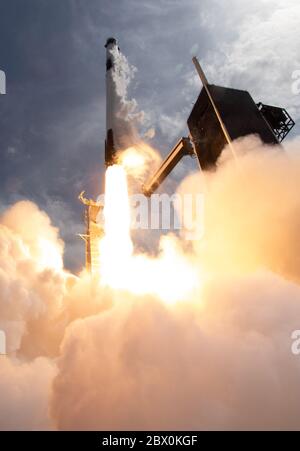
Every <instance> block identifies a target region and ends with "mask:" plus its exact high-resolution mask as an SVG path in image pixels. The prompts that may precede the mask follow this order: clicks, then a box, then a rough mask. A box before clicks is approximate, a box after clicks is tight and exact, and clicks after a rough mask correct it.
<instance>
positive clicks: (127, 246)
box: [100, 165, 199, 303]
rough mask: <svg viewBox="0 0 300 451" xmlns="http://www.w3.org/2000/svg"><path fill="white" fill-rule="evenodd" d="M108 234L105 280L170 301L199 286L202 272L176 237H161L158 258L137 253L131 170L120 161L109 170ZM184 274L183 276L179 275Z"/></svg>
mask: <svg viewBox="0 0 300 451" xmlns="http://www.w3.org/2000/svg"><path fill="white" fill-rule="evenodd" d="M105 190H106V192H105V207H104V221H105V227H104V229H105V236H104V238H103V239H102V240H101V242H100V276H101V283H102V284H104V285H107V286H110V287H111V288H113V289H116V290H125V291H128V292H130V293H133V294H136V295H146V294H153V295H156V296H158V297H159V298H160V299H161V300H163V301H164V302H166V303H174V302H178V301H183V300H185V299H186V298H187V297H188V296H189V295H191V293H192V292H193V291H194V290H196V289H197V288H198V280H199V278H198V274H197V271H196V269H195V268H194V267H193V265H192V264H191V261H189V260H188V259H187V258H186V256H184V254H183V252H182V251H181V250H180V246H179V245H178V243H177V241H176V238H175V237H173V236H165V237H164V238H163V239H162V240H161V253H160V255H159V257H158V258H154V257H153V258H151V257H149V256H147V255H144V254H139V255H136V254H134V251H133V243H132V240H131V236H130V223H131V221H130V203H129V199H128V186H127V174H126V171H125V169H124V167H122V166H120V165H115V166H111V167H109V168H108V169H107V172H106V183H105ZM176 274H180V277H175V275H176Z"/></svg>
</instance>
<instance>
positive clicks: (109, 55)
mask: <svg viewBox="0 0 300 451" xmlns="http://www.w3.org/2000/svg"><path fill="white" fill-rule="evenodd" d="M105 48H106V140H105V164H106V166H107V167H108V166H112V165H113V164H116V163H117V152H118V149H117V139H116V138H117V137H116V130H115V128H116V110H117V105H116V102H117V93H116V83H115V81H114V70H115V64H116V60H117V59H118V57H119V52H120V49H119V47H118V43H117V40H116V39H115V38H109V39H107V42H106V44H105Z"/></svg>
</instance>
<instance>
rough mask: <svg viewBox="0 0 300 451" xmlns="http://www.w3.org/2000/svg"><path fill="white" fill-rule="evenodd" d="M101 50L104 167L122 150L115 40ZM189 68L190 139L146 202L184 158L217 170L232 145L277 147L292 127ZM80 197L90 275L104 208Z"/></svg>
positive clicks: (282, 114)
mask: <svg viewBox="0 0 300 451" xmlns="http://www.w3.org/2000/svg"><path fill="white" fill-rule="evenodd" d="M105 48H106V140H105V165H106V167H109V166H111V165H114V164H118V155H119V152H121V151H122V148H121V146H120V143H119V139H118V138H119V136H118V133H117V128H118V127H117V124H118V121H119V116H118V114H117V108H116V104H115V102H116V92H115V91H116V86H115V81H114V70H115V67H116V64H117V61H118V57H119V52H120V49H119V46H118V43H117V40H116V39H115V38H109V39H108V40H107V42H106V45H105ZM193 63H194V65H195V68H196V70H197V72H198V75H199V77H200V80H201V82H202V85H203V88H202V90H201V92H200V94H199V96H198V99H197V101H196V103H195V105H194V107H193V109H192V111H191V114H190V116H189V117H188V119H187V125H188V128H189V136H188V137H183V138H181V139H179V141H178V142H177V144H176V145H175V146H174V147H173V149H172V150H171V152H170V153H169V155H168V156H167V158H166V159H165V160H164V161H163V163H162V164H161V166H160V167H159V168H158V169H157V171H156V172H155V173H154V174H153V176H152V177H151V178H150V180H148V181H147V183H145V184H144V185H143V187H142V192H143V194H144V195H145V196H147V197H150V196H151V195H152V194H153V193H154V192H155V191H156V190H157V189H158V188H159V186H160V185H161V184H162V183H163V181H164V180H165V179H166V177H167V176H168V175H169V174H170V173H171V171H172V170H173V169H174V168H175V167H176V165H177V164H178V163H179V162H180V161H181V159H182V158H183V157H184V156H187V155H188V156H191V157H194V158H197V160H198V163H199V167H200V168H201V170H203V171H206V170H211V169H216V167H217V162H218V159H219V157H220V155H221V154H222V152H223V151H224V149H225V148H226V147H228V148H229V149H230V150H231V153H232V154H233V156H234V158H235V159H236V160H237V157H236V152H235V146H234V140H236V139H238V138H241V137H245V136H249V135H255V136H258V137H259V138H260V139H261V141H262V142H263V143H265V144H268V145H273V146H278V147H280V145H281V142H282V141H283V139H284V138H285V137H286V136H287V135H288V133H289V132H290V131H291V129H292V128H293V127H294V125H295V122H294V121H293V119H292V118H291V117H290V115H289V114H288V112H287V111H286V110H285V109H283V108H280V107H275V106H271V105H264V104H263V103H258V104H257V103H255V101H254V100H253V98H252V97H251V95H250V93H249V92H248V91H243V90H239V89H233V88H226V87H222V86H216V85H213V84H210V83H209V82H208V80H207V78H206V75H205V73H204V71H203V69H202V67H201V65H200V63H199V61H198V59H197V58H196V57H194V58H193ZM83 194H84V192H82V193H81V194H80V196H79V199H80V201H81V202H82V203H83V204H84V205H85V207H86V209H85V224H86V233H85V234H84V235H80V236H81V238H83V240H84V241H85V243H86V269H87V270H88V271H89V272H91V273H93V272H96V271H97V270H98V268H99V242H100V240H101V238H102V236H103V234H104V232H103V228H102V227H101V226H100V225H99V223H98V222H97V217H98V215H99V212H100V211H101V209H103V205H101V204H99V203H97V202H95V201H93V200H91V199H85V198H84V197H83Z"/></svg>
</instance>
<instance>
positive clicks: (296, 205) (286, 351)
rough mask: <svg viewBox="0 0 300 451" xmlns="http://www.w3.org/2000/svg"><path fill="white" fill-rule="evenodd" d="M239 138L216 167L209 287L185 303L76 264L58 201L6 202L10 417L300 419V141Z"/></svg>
mask: <svg viewBox="0 0 300 451" xmlns="http://www.w3.org/2000/svg"><path fill="white" fill-rule="evenodd" d="M237 146H238V154H239V168H236V167H235V166H234V165H233V164H232V162H231V161H223V162H222V163H221V164H220V167H219V168H218V171H216V172H214V173H211V174H208V175H206V177H205V235H204V237H203V239H202V240H201V241H200V240H199V241H198V242H197V241H195V242H194V246H193V247H194V249H193V250H189V251H188V252H187V251H185V255H186V258H189V259H191V261H193V264H194V265H195V267H196V269H197V271H198V274H199V280H200V285H201V290H199V291H198V292H197V293H196V294H194V295H193V296H190V297H188V298H187V299H185V300H184V301H183V302H180V303H177V304H173V305H169V304H167V303H165V302H164V301H163V300H161V299H158V298H155V297H154V296H142V295H141V296H137V295H133V294H132V293H130V292H128V291H127V292H122V291H118V290H112V289H109V288H103V287H101V286H100V285H99V284H98V282H97V281H96V280H95V281H93V283H92V284H91V282H90V280H89V278H88V276H87V275H86V274H85V273H82V274H80V275H78V276H74V275H71V274H68V273H67V272H65V271H64V270H63V268H62V266H61V261H62V260H61V258H62V252H63V245H62V243H61V241H60V239H59V237H58V231H57V230H56V229H55V228H54V227H53V226H52V225H51V223H50V220H49V218H48V217H47V216H46V215H45V213H43V212H41V211H40V210H39V209H38V208H37V207H36V206H35V205H33V204H32V203H29V202H21V203H18V204H16V205H14V206H13V207H11V208H10V209H9V210H8V211H7V212H5V213H4V215H3V216H2V218H1V225H0V253H1V258H0V262H1V268H0V283H1V290H0V312H1V315H0V321H1V322H0V329H2V330H4V331H5V332H6V334H7V343H8V351H9V353H8V356H7V357H0V398H1V404H0V428H1V429H9V428H11V429H45V428H58V429H181V430H182V429H216V428H222V429H254V428H255V429H258V428H268V429H276V428H277V429H278V428H280V429H299V428H300V420H299V418H300V382H299V381H300V359H299V357H297V356H294V355H293V354H292V352H291V333H292V332H293V331H294V330H295V329H299V328H300V287H299V277H300V272H299V271H300V270H299V268H300V265H299V251H300V249H299V246H300V245H299V239H298V231H299V225H300V200H299V195H298V193H299V188H300V186H299V185H300V177H299V176H300V161H299V153H298V150H297V149H299V143H298V142H294V143H291V144H290V145H288V146H287V149H286V150H287V151H286V152H284V153H283V152H279V151H276V150H272V149H270V148H265V147H263V146H262V145H261V144H260V143H259V142H258V141H257V140H253V139H252V138H247V139H246V140H242V141H240V142H239V143H237ZM195 177H196V176H195ZM201 187H202V185H201ZM197 190H199V185H198V182H197V177H196V179H193V178H191V177H189V178H188V179H187V180H185V181H184V182H183V184H182V186H181V187H180V191H181V192H183V193H184V192H197ZM149 233H151V232H149ZM184 248H186V243H185V242H184V241H182V249H184ZM47 256H48V257H47ZM162 270H164V271H166V274H167V273H168V271H169V270H170V268H168V267H166V268H163V269H162ZM173 276H174V278H180V276H181V274H174V275H173ZM168 280H169V277H168ZM29 387H30V390H29ZM29 392H30V396H29Z"/></svg>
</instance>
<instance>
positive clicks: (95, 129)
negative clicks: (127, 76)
mask: <svg viewBox="0 0 300 451" xmlns="http://www.w3.org/2000/svg"><path fill="white" fill-rule="evenodd" d="M299 23H300V4H299V1H298V0H285V1H283V0H252V1H251V2H250V1H246V0H222V1H220V0H209V1H208V0H187V1H185V2H182V1H178V0H172V1H171V0H153V1H151V2H150V1H144V0H141V1H139V0H126V1H125V0H118V1H116V0H111V1H103V0H89V1H88V2H87V1H86V0H1V3H0V69H1V70H3V71H5V73H6V77H7V87H6V89H7V93H6V95H1V96H0V155H1V164H0V209H1V210H4V209H5V207H6V206H7V205H10V204H12V203H14V202H15V201H17V200H20V199H29V200H32V201H34V202H35V203H37V204H38V205H39V207H40V208H41V209H43V210H45V211H46V212H47V213H48V214H49V215H50V217H51V219H52V221H53V223H54V225H56V226H57V227H59V229H60V232H61V235H62V238H63V239H64V241H65V243H66V249H65V264H66V266H67V267H69V268H71V269H78V268H79V267H80V266H81V265H82V264H83V262H84V245H83V242H81V240H80V239H79V238H78V236H77V234H78V233H80V232H82V231H83V230H84V225H83V221H82V213H83V212H82V206H81V205H80V203H79V202H78V200H77V196H78V194H79V193H80V192H81V191H82V190H85V191H86V192H87V195H88V196H92V197H96V196H97V195H98V194H99V193H101V192H103V183H104V180H103V179H104V177H103V176H104V140H105V49H104V44H105V42H106V39H107V37H110V36H114V37H116V38H117V39H118V41H119V45H120V48H121V50H122V52H123V53H124V54H125V55H126V56H127V58H128V60H129V62H130V64H132V65H133V66H135V67H136V69H137V70H136V72H135V78H134V80H133V82H132V83H131V86H130V91H129V96H130V97H132V98H135V99H136V101H137V103H138V107H139V109H140V110H141V111H143V112H144V123H143V125H142V126H141V130H140V133H141V136H143V134H144V133H145V132H146V131H147V130H149V129H151V128H153V129H154V130H155V136H154V138H153V139H151V140H149V139H148V143H150V144H151V145H153V146H154V147H155V148H156V149H158V150H159V151H160V153H161V155H162V156H165V155H166V154H167V153H168V151H169V150H170V148H171V147H172V145H174V144H175V142H176V141H177V139H178V138H180V137H181V136H184V135H185V134H186V133H187V131H186V119H187V117H188V115H189V112H190V110H191V109H192V106H193V103H194V102H195V101H196V99H197V95H198V93H199V90H200V82H199V79H198V77H197V75H196V74H195V70H194V68H193V64H192V61H191V59H192V57H193V56H194V55H196V56H198V58H199V60H200V61H201V63H202V64H203V67H204V69H205V71H206V73H207V76H208V79H209V81H210V82H211V83H215V84H220V85H224V86H230V87H234V88H238V89H246V90H248V91H249V92H250V93H251V94H252V96H253V98H254V100H255V101H257V102H259V101H262V102H264V103H268V104H272V105H278V106H282V107H285V108H287V110H288V111H289V112H290V114H291V115H292V116H293V118H294V119H295V120H296V121H297V119H299V117H300V94H297V93H296V92H295V90H294V89H293V73H294V72H295V71H297V70H299V69H300V57H299V53H298V49H299V48H300V34H299V32H298V29H299ZM299 123H300V122H299ZM299 134H300V125H296V127H295V128H294V130H293V132H292V133H291V135H290V137H289V139H292V138H293V137H295V136H297V135H299ZM191 170H193V162H190V161H187V162H184V163H182V164H181V165H180V167H178V169H177V170H176V171H175V173H174V177H175V179H178V180H179V179H180V178H182V177H183V176H184V175H186V174H187V173H188V172H189V171H191Z"/></svg>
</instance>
